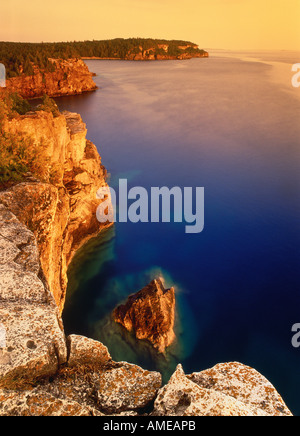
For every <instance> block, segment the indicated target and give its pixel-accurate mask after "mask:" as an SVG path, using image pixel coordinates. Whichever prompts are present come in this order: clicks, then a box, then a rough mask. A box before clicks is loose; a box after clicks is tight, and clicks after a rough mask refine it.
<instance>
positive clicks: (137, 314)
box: [113, 278, 176, 353]
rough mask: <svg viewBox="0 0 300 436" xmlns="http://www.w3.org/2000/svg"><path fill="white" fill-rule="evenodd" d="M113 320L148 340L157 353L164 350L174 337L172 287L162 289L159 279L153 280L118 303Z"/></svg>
mask: <svg viewBox="0 0 300 436" xmlns="http://www.w3.org/2000/svg"><path fill="white" fill-rule="evenodd" d="M113 319H114V321H115V322H116V323H119V324H121V325H122V326H123V327H125V328H126V329H127V330H128V331H129V332H133V333H134V334H135V336H136V338H137V339H145V340H148V341H149V342H150V343H151V344H152V345H153V346H154V348H156V349H157V350H158V352H159V353H163V352H164V351H165V349H166V348H167V347H168V346H169V345H171V344H172V342H174V340H175V338H176V337H175V333H174V322H175V290H174V288H170V289H165V288H164V285H163V282H162V279H161V278H158V279H155V280H153V281H152V282H151V283H150V284H149V285H147V286H146V287H145V288H143V289H141V290H140V291H139V292H137V293H136V294H134V295H131V296H129V298H128V300H127V302H126V303H125V304H122V305H121V306H118V307H117V308H116V309H115V310H114V312H113Z"/></svg>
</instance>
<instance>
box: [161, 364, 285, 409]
mask: <svg viewBox="0 0 300 436" xmlns="http://www.w3.org/2000/svg"><path fill="white" fill-rule="evenodd" d="M152 415H153V416H291V412H290V411H289V409H288V408H287V407H286V405H285V404H284V402H283V400H282V398H281V397H280V395H279V394H278V393H277V392H276V390H275V388H274V387H273V386H272V385H271V383H270V382H269V381H268V380H267V379H266V378H265V377H263V376H262V375H261V374H259V373H258V372H257V371H255V370H254V369H253V368H250V367H248V366H245V365H242V364H240V363H237V362H231V363H224V364H219V365H216V366H215V367H214V368H212V369H209V370H207V371H202V372H200V373H194V374H192V375H188V376H186V375H185V373H184V371H183V368H182V366H181V365H178V367H177V369H176V371H175V373H174V374H173V375H172V377H171V379H170V381H169V383H168V384H167V385H166V386H164V387H163V388H162V389H161V390H160V391H159V392H158V395H157V398H156V400H155V403H154V410H153V413H152Z"/></svg>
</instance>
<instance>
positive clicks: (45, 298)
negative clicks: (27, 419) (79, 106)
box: [0, 112, 291, 416]
mask: <svg viewBox="0 0 300 436" xmlns="http://www.w3.org/2000/svg"><path fill="white" fill-rule="evenodd" d="M5 128H6V129H7V130H8V131H12V132H21V133H24V134H26V135H28V134H30V135H32V137H33V138H35V140H36V141H38V142H39V141H40V140H41V139H43V138H44V139H45V138H46V139H47V142H46V144H45V145H46V151H47V153H48V155H49V158H50V159H51V160H52V161H53V162H56V163H57V164H58V166H57V174H56V182H55V183H54V184H51V183H41V182H40V181H38V180H35V179H33V178H32V177H30V176H28V180H27V181H24V182H23V183H19V184H17V185H15V186H13V187H11V188H8V189H6V190H4V191H1V192H0V415H1V416H74V415H76V416H104V415H105V416H108V415H113V416H118V415H121V416H127V415H134V416H136V415H144V414H146V413H147V414H150V415H152V416H207V415H208V416H216V415H217V416H229V415H234V416H290V415H291V412H290V411H289V409H288V408H287V406H286V405H285V404H284V402H283V400H282V398H281V397H280V395H279V394H278V393H277V392H276V390H275V388H274V387H273V386H272V385H271V383H269V382H268V380H266V379H265V378H264V377H263V376H262V375H261V374H259V373H258V372H257V371H255V370H254V369H252V368H249V367H246V366H244V365H242V364H240V363H236V362H233V363H225V364H219V365H217V366H215V367H214V368H212V369H209V370H206V371H202V372H200V373H193V374H191V375H185V374H184V371H183V369H182V367H181V365H179V366H178V367H177V370H176V372H175V373H174V374H173V376H172V377H171V379H170V381H169V383H168V384H167V385H165V386H164V387H161V385H162V377H161V375H160V374H159V373H158V372H155V371H147V370H144V369H143V368H140V367H139V366H137V365H133V364H130V363H127V362H114V361H113V360H112V358H111V356H110V354H109V351H108V349H107V348H106V347H105V345H103V344H101V343H100V342H97V341H94V340H92V339H89V338H86V337H83V336H78V335H70V336H69V337H67V338H66V336H65V332H64V328H63V323H62V319H61V310H62V308H63V303H64V297H65V292H66V284H67V268H68V265H69V263H70V261H71V259H72V256H73V254H74V253H75V251H76V250H77V249H78V248H79V247H80V246H81V245H82V244H83V243H84V242H85V241H86V239H87V238H90V237H91V236H92V235H96V234H98V233H99V232H100V231H101V230H102V229H103V228H104V227H103V225H101V224H99V223H98V221H97V220H96V207H97V205H98V203H99V201H98V200H97V199H96V191H97V189H98V188H99V187H101V186H104V185H105V183H106V182H105V169H104V168H103V166H102V165H101V159H100V157H99V155H98V153H97V150H96V148H95V146H94V145H93V144H92V143H90V142H89V141H87V140H86V129H85V125H84V124H83V122H82V120H81V118H80V116H79V115H77V114H71V113H65V114H63V115H60V116H59V117H57V118H53V116H52V114H49V113H44V112H39V113H34V114H28V115H26V116H24V117H20V118H17V119H13V120H11V121H8V122H7V123H6V126H5ZM174 317H175V294H174V289H173V288H171V289H165V288H164V286H163V283H162V281H161V280H160V279H157V280H154V281H153V282H151V283H150V284H149V285H148V286H147V287H146V288H144V289H142V290H141V291H140V292H138V293H137V294H136V295H133V296H131V297H129V299H128V302H127V303H126V304H125V305H123V306H120V307H119V308H117V309H116V310H115V319H116V321H117V322H121V323H122V324H123V325H124V326H125V327H126V328H128V329H129V330H131V329H134V331H135V334H136V336H137V337H139V338H141V339H146V340H148V341H150V342H151V343H152V344H153V346H154V347H156V348H157V349H158V350H159V351H161V352H162V351H164V349H165V348H166V347H167V346H168V345H169V344H170V343H172V341H173V340H174V339H175V334H174V330H173V327H174ZM153 403H154V406H153ZM151 409H153V411H152V412H151ZM146 411H147V412H146Z"/></svg>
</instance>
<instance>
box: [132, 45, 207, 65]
mask: <svg viewBox="0 0 300 436" xmlns="http://www.w3.org/2000/svg"><path fill="white" fill-rule="evenodd" d="M169 47H170V46H169V44H167V43H166V44H158V46H157V47H151V48H144V47H143V46H139V48H138V50H136V49H135V50H130V51H128V53H127V54H126V56H125V59H127V60H130V61H146V60H148V61H152V60H176V59H179V60H183V59H192V58H207V57H209V53H208V52H207V51H205V50H199V47H198V45H196V44H188V45H185V46H178V47H177V50H176V53H175V52H174V53H172V52H170V51H169Z"/></svg>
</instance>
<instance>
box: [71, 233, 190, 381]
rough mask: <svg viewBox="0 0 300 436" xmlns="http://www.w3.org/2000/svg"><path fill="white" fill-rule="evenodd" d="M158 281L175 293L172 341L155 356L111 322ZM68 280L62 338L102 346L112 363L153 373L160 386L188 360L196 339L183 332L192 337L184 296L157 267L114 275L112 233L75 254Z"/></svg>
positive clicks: (153, 352)
mask: <svg viewBox="0 0 300 436" xmlns="http://www.w3.org/2000/svg"><path fill="white" fill-rule="evenodd" d="M160 276H163V277H164V281H165V286H166V287H171V286H174V287H175V291H176V319H175V328H174V330H175V334H176V340H175V342H174V343H173V344H172V345H171V346H169V347H168V348H167V350H166V352H165V353H164V354H161V353H158V352H157V351H156V350H155V349H154V348H153V347H152V345H151V344H150V343H149V342H147V341H141V340H137V339H136V338H135V336H134V334H132V333H129V332H127V331H126V329H125V328H123V327H122V326H120V325H119V324H116V323H115V322H114V321H113V319H112V312H113V310H114V308H115V307H117V306H118V305H120V304H122V303H124V302H125V301H126V300H127V298H128V296H129V295H130V294H133V293H135V292H137V291H139V290H140V289H142V288H143V287H144V286H146V285H147V284H148V283H149V282H150V281H151V280H153V278H155V277H160ZM68 279H69V283H68V290H67V299H66V303H65V308H64V312H63V320H64V324H65V331H66V333H67V334H80V335H84V336H88V337H91V338H93V339H95V340H98V341H100V342H102V343H103V344H105V345H106V346H107V347H108V349H109V352H110V354H111V356H112V358H113V359H114V360H115V361H127V362H129V363H133V364H137V365H140V366H142V367H143V368H145V369H148V370H152V371H159V372H160V373H161V374H162V376H163V381H164V383H165V382H167V381H168V379H169V378H170V376H171V375H172V373H173V372H174V370H175V368H176V366H177V364H178V363H179V362H182V361H184V360H185V359H186V358H187V357H188V356H189V355H190V354H192V352H193V350H194V347H195V343H196V341H197V335H190V334H189V333H188V332H190V331H191V330H192V331H195V326H196V321H195V319H194V317H193V314H192V312H191V310H190V308H189V307H188V305H187V304H186V296H185V293H186V291H185V290H184V289H183V288H182V286H181V285H180V284H178V283H175V282H174V280H173V279H172V277H171V276H170V274H169V273H168V272H167V271H164V270H162V269H161V268H159V267H157V266H153V267H151V268H149V269H147V270H144V271H140V272H134V273H130V274H120V273H119V272H118V270H117V258H116V254H115V228H114V227H112V228H109V229H107V230H105V231H104V232H103V234H101V235H100V236H99V237H97V238H93V239H92V240H90V241H89V242H88V243H87V244H85V245H84V246H83V247H82V248H81V249H80V250H79V251H78V252H77V253H76V255H75V257H74V259H73V261H72V263H71V265H70V267H69V270H68Z"/></svg>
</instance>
